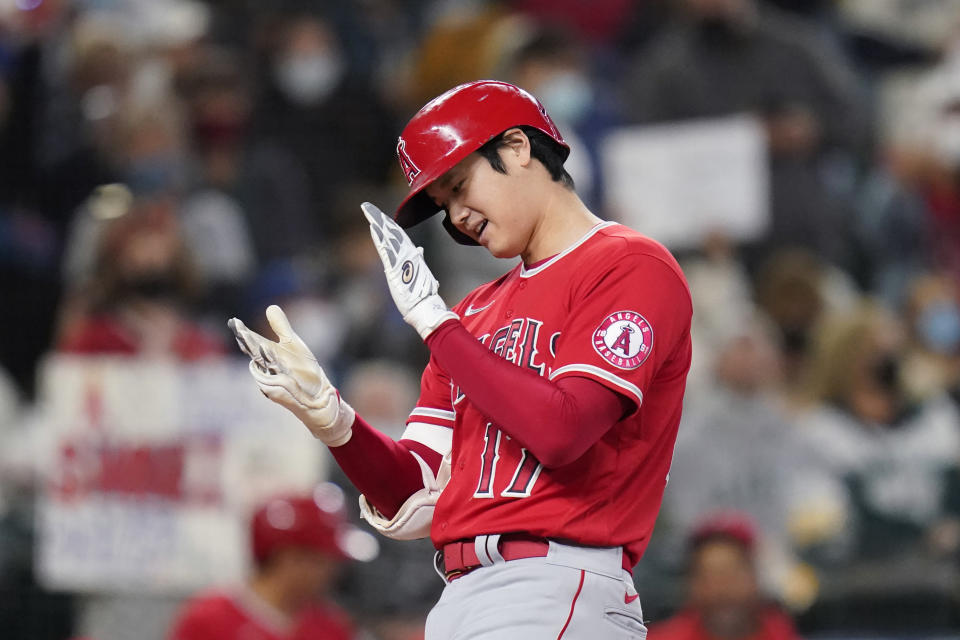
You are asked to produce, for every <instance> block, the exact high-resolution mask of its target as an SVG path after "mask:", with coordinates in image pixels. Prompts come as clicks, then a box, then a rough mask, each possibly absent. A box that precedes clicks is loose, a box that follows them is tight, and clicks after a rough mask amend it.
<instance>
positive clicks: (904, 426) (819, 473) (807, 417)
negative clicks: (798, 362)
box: [790, 304, 960, 601]
mask: <svg viewBox="0 0 960 640" xmlns="http://www.w3.org/2000/svg"><path fill="white" fill-rule="evenodd" d="M904 342H905V331H904V329H903V327H902V326H901V323H900V321H899V319H898V318H897V317H895V316H893V315H891V314H890V312H888V311H886V310H884V309H883V308H881V307H878V306H876V305H871V304H864V305H863V306H862V307H861V308H859V309H857V310H855V311H853V312H849V313H846V314H841V315H838V316H835V317H832V318H830V319H829V320H828V321H827V322H826V323H825V324H824V325H823V327H822V328H821V330H820V331H819V332H818V334H817V335H816V337H815V341H814V344H813V355H812V359H811V367H810V370H809V372H808V373H809V390H810V394H811V399H812V400H813V405H812V406H811V408H810V409H808V410H807V411H806V413H804V414H803V415H801V417H800V418H799V420H798V424H797V436H798V440H799V442H798V447H797V453H796V456H795V460H796V464H797V467H798V468H799V469H801V471H799V472H798V478H797V482H796V486H797V488H798V492H797V495H796V496H795V498H794V504H793V505H792V508H791V511H792V515H791V522H790V525H791V530H792V531H793V532H794V535H795V540H796V541H797V543H798V545H799V546H800V547H801V548H800V551H801V554H802V555H803V556H804V557H806V558H807V559H808V560H810V561H811V562H813V563H814V564H815V565H817V566H818V567H819V569H820V571H821V572H822V573H824V575H825V577H824V578H823V580H822V581H823V583H825V584H828V583H829V581H830V578H834V577H838V575H839V574H837V575H835V574H833V573H831V572H832V571H836V570H840V571H845V572H848V571H852V570H856V569H860V570H861V571H867V572H868V571H870V570H873V571H882V572H883V575H884V582H885V588H886V589H887V590H888V591H889V592H892V593H900V592H902V593H928V594H929V595H930V598H931V601H935V600H934V599H935V598H938V597H939V598H942V597H943V593H942V592H938V591H937V588H936V587H935V586H933V585H930V584H929V583H926V582H924V580H923V577H924V575H925V574H926V572H928V571H933V570H934V569H933V567H936V566H940V565H942V563H943V559H944V557H945V556H948V555H950V554H953V553H956V552H957V550H958V548H960V547H958V544H957V536H956V535H949V532H950V531H954V530H955V529H956V527H957V522H958V520H957V518H958V515H960V510H958V509H957V505H956V499H955V498H954V497H953V490H952V489H951V487H952V486H955V484H954V483H955V482H956V478H957V474H958V470H960V467H958V465H960V415H958V412H957V409H956V407H955V406H954V404H953V403H952V402H951V401H950V400H949V398H947V397H946V396H945V394H942V393H941V394H938V395H935V396H931V397H927V398H921V399H915V398H912V397H911V396H910V395H909V393H908V391H907V388H906V386H905V384H904V376H903V357H904V347H905V345H904ZM801 534H802V535H801ZM801 538H802V539H801ZM848 584H850V585H851V586H849V587H848V588H850V589H854V592H853V593H852V594H850V595H851V597H856V595H857V593H856V591H855V590H856V588H857V586H856V583H848ZM859 588H861V589H869V588H870V587H869V585H866V586H864V585H861V586H860V587H859ZM860 595H861V596H862V595H863V593H862V592H861V593H860Z"/></svg>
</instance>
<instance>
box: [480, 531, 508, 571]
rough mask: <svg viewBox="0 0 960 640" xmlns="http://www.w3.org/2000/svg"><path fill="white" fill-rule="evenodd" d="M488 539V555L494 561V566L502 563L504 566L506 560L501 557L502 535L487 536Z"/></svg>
mask: <svg viewBox="0 0 960 640" xmlns="http://www.w3.org/2000/svg"><path fill="white" fill-rule="evenodd" d="M485 537H486V539H487V543H486V545H487V549H486V551H487V555H488V556H489V557H490V559H491V560H492V561H493V563H494V564H497V563H500V564H503V563H504V562H506V560H504V559H503V556H502V555H500V548H499V547H500V534H499V533H498V534H496V535H492V536H485Z"/></svg>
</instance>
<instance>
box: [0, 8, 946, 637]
mask: <svg viewBox="0 0 960 640" xmlns="http://www.w3.org/2000/svg"><path fill="white" fill-rule="evenodd" d="M478 78H497V79H502V80H507V81H511V82H514V83H517V84H519V85H521V86H523V87H524V88H526V89H528V90H530V91H531V92H532V93H534V94H535V95H536V96H537V97H538V98H540V99H541V101H542V102H543V103H544V105H545V107H546V109H547V111H548V112H549V113H550V114H551V115H552V116H553V117H554V119H555V120H556V121H557V123H558V125H559V127H560V130H561V131H562V133H563V134H564V136H565V137H566V138H567V139H568V140H569V141H570V143H571V146H572V147H573V149H574V152H573V154H572V155H571V157H570V160H569V162H568V168H569V169H570V172H571V174H572V175H573V176H574V178H575V180H576V182H577V185H578V192H579V193H580V194H581V196H582V197H583V198H584V200H585V201H586V202H587V203H588V204H589V205H590V206H591V207H592V208H593V210H594V211H595V212H596V213H598V215H600V216H601V217H605V218H611V217H612V213H611V212H610V211H609V210H608V209H607V208H605V201H604V194H605V191H604V185H605V182H604V180H605V176H604V171H603V168H604V167H603V162H602V158H601V157H600V153H601V148H602V143H603V140H604V138H605V136H607V135H609V134H610V133H611V132H612V131H615V130H617V128H619V127H627V126H633V125H644V124H660V123H669V122H679V121H687V120H692V119H700V118H718V117H722V116H727V115H732V114H742V113H747V114H750V115H752V116H754V117H755V118H757V120H758V121H759V122H760V123H761V125H762V127H763V131H764V132H765V135H766V142H767V154H766V158H767V162H768V168H769V179H770V190H769V211H770V224H769V226H768V229H767V232H766V233H765V234H764V235H763V236H762V237H759V238H756V239H753V240H751V241H749V242H746V241H735V240H733V239H732V238H730V237H729V236H728V235H726V234H725V233H724V230H723V229H711V230H709V233H708V234H706V237H707V238H708V239H707V240H706V241H705V242H704V243H703V245H702V246H700V247H697V248H695V249H692V250H689V249H685V250H684V251H682V252H680V253H679V254H678V257H679V258H680V259H681V263H682V265H683V267H684V270H685V272H686V274H687V277H688V279H689V281H690V285H691V289H692V291H693V299H694V303H695V305H694V307H695V315H694V329H693V331H694V349H695V356H694V365H693V369H692V371H691V376H690V379H689V383H688V391H687V395H686V401H685V410H684V418H683V423H682V425H681V429H680V436H679V440H678V442H677V447H676V451H675V458H674V465H673V469H672V472H671V476H670V482H669V485H668V488H667V491H666V497H665V504H664V508H663V510H662V513H661V517H660V520H659V522H658V524H657V529H656V531H655V533H654V539H653V540H652V542H651V545H650V548H649V551H648V552H647V555H646V557H645V558H644V559H643V560H642V562H641V564H640V565H639V566H638V567H637V569H636V571H635V579H636V583H637V588H638V591H639V593H640V595H641V601H642V603H643V605H644V610H645V614H646V617H647V618H649V619H651V620H652V621H653V622H654V623H656V622H658V621H666V620H667V619H668V618H670V617H671V616H673V615H674V614H676V616H677V618H675V619H674V620H673V621H671V622H670V623H668V624H667V625H664V626H663V627H662V631H658V627H657V625H656V624H652V625H651V628H652V631H651V638H654V639H656V638H657V637H664V638H666V637H671V633H672V634H673V636H672V637H677V638H679V637H684V638H688V637H689V638H693V637H724V638H748V637H757V636H753V635H752V634H753V633H755V632H757V630H758V629H760V628H761V626H763V625H766V624H767V623H766V622H763V621H762V620H761V619H760V617H762V616H766V615H768V614H769V615H775V616H780V617H782V618H783V620H781V618H780V617H777V618H776V620H775V623H770V624H774V626H775V627H776V629H775V630H773V631H769V633H770V634H771V635H768V636H764V637H789V633H788V631H786V629H787V628H788V627H787V626H784V625H788V623H787V622H784V620H788V619H792V620H793V623H792V624H796V625H797V627H798V628H799V629H800V631H801V632H803V633H804V634H807V635H810V636H814V635H817V634H820V635H824V636H827V635H830V634H833V636H831V637H842V636H843V634H844V633H847V634H854V633H863V632H864V631H865V630H867V631H873V632H877V633H879V632H885V633H888V634H897V633H899V634H902V635H907V634H912V637H917V636H918V635H921V634H924V633H926V634H931V635H932V634H935V633H938V632H949V631H951V630H952V631H953V632H957V631H958V630H960V3H958V2H955V1H954V0H912V1H911V0H806V1H802V2H801V1H797V0H594V1H592V2H589V3H588V2H578V1H576V0H549V1H547V0H503V1H500V2H497V1H494V0H405V1H403V2H401V1H399V0H353V1H351V0H323V1H321V0H314V1H312V2H311V1H308V0H278V1H277V2H265V3H261V2H255V1H253V0H232V1H229V2H228V1H226V0H207V1H203V2H201V1H200V0H3V1H0V300H2V303H3V305H2V308H3V313H2V314H0V336H2V337H0V449H2V448H3V438H4V434H5V432H8V431H12V430H15V429H16V428H17V425H18V417H19V416H21V415H23V413H24V412H26V411H28V410H29V408H30V406H31V405H32V404H33V403H34V402H35V401H36V380H37V369H38V363H40V362H41V360H42V358H43V357H44V355H45V354H48V353H51V352H61V353H73V354H88V355H96V354H114V355H116V354H122V355H126V356H131V357H140V358H155V359H167V360H174V361H181V362H195V361H200V360H203V359H211V358H231V357H235V356H239V355H240V354H239V352H238V351H237V350H236V349H235V348H233V345H232V340H231V339H230V338H229V336H228V334H227V332H226V319H227V318H229V317H231V316H238V317H241V318H244V319H245V321H247V322H248V324H250V326H251V327H252V328H254V329H255V330H258V331H260V330H263V329H264V327H262V326H258V324H262V323H264V320H265V319H264V316H263V310H264V309H265V307H266V306H267V305H268V304H271V303H277V304H280V305H281V306H283V307H284V309H285V310H286V312H287V314H288V316H289V317H290V320H291V322H292V324H293V326H295V327H296V328H297V329H298V331H299V332H300V334H301V335H302V336H303V337H304V339H305V340H306V342H307V343H308V344H309V346H310V347H311V348H312V350H313V352H314V353H315V354H316V355H317V356H318V358H319V359H320V360H321V361H322V362H324V363H325V365H326V366H327V367H328V369H329V371H330V372H331V378H332V379H333V380H334V381H335V383H336V384H338V385H339V386H340V388H341V389H343V390H344V394H345V395H346V396H347V397H349V398H350V400H351V402H352V404H353V405H354V406H355V407H356V408H357V410H358V411H359V412H360V413H362V414H363V415H365V416H366V418H367V419H368V421H370V422H371V423H372V424H374V425H375V426H377V427H378V428H381V429H383V430H384V431H386V432H391V430H392V432H393V433H394V434H395V435H396V434H398V433H399V431H398V430H399V428H400V427H401V426H402V424H403V421H404V420H405V418H406V415H407V412H408V411H409V409H410V408H412V405H413V403H414V402H415V399H416V393H417V376H418V372H419V370H420V369H421V368H422V366H423V365H424V364H425V363H426V358H427V352H426V349H425V347H424V346H423V345H422V343H421V342H420V340H419V339H418V337H417V335H416V333H415V332H413V331H410V330H409V329H408V328H407V327H406V326H405V325H404V323H403V322H402V319H401V318H400V317H399V315H398V314H397V312H396V310H395V307H394V305H393V304H392V303H391V302H390V299H389V296H388V292H387V289H386V285H385V282H384V279H383V276H382V268H381V265H380V262H379V260H378V258H377V256H376V253H375V251H374V249H373V245H372V243H371V242H370V241H369V236H368V231H367V225H366V222H365V221H363V218H362V217H361V216H360V210H359V206H358V205H359V203H360V202H362V201H364V200H369V201H372V202H376V203H378V204H380V205H381V206H382V207H383V208H384V209H389V208H390V207H392V206H394V205H395V204H396V203H397V202H399V200H400V198H401V197H402V195H403V193H404V191H405V188H406V185H405V183H404V181H403V179H402V176H401V175H400V172H399V171H398V167H397V166H396V161H395V147H396V139H397V135H398V132H399V131H400V130H401V128H402V126H403V124H404V123H405V122H406V120H407V119H408V118H409V117H410V116H411V115H412V114H413V113H415V112H416V110H417V109H418V108H419V107H420V106H421V105H422V104H423V103H424V102H426V100H428V99H429V98H431V97H433V96H435V95H437V94H439V93H441V92H442V91H445V90H446V89H448V88H450V87H452V86H454V85H456V84H458V83H460V82H463V81H469V80H474V79H478ZM639 231H641V232H643V231H644V230H643V229H639ZM412 235H413V237H414V240H415V241H416V242H418V243H421V244H423V245H424V246H425V247H426V253H427V255H428V256H429V262H430V264H431V268H432V270H433V271H434V273H435V274H437V275H438V278H439V280H440V283H441V288H442V293H443V294H444V296H445V298H446V299H447V300H449V301H451V302H453V301H455V300H457V299H459V296H461V295H463V294H465V293H466V292H467V291H469V290H470V289H471V288H472V287H473V286H475V285H476V284H478V283H479V282H482V281H486V280H488V279H490V278H492V277H495V276H497V275H499V274H500V273H502V272H503V271H505V270H507V269H508V268H509V266H510V265H509V264H507V263H505V262H502V261H497V260H494V259H492V258H490V257H489V256H485V255H484V254H483V253H482V250H481V249H477V250H473V251H471V250H470V249H468V248H464V247H460V246H455V245H453V243H450V242H449V241H448V240H447V239H446V238H445V236H444V235H443V232H442V231H438V228H436V227H431V226H429V225H424V228H417V229H414V230H413V233H412ZM0 458H2V456H0ZM637 473H643V470H642V469H638V470H637ZM332 479H333V480H338V481H341V482H343V481H344V479H343V478H338V477H334V478H332ZM27 484H29V483H27ZM344 488H345V489H346V490H347V491H348V493H349V491H350V489H349V487H344ZM29 495H30V487H29V486H23V484H22V483H21V484H17V485H16V486H11V484H10V480H9V478H8V477H7V476H5V475H4V473H3V472H2V470H0V629H3V630H4V632H2V633H0V635H3V637H5V638H6V637H10V638H27V637H29V638H58V639H62V638H66V637H70V635H71V634H75V635H76V636H78V637H79V636H80V635H81V634H83V633H86V632H87V629H89V628H91V625H92V628H95V627H96V625H95V623H91V622H90V617H91V615H90V614H89V612H86V613H85V610H84V598H82V597H73V596H72V595H71V594H64V593H50V592H48V591H46V590H45V589H44V588H43V585H42V584H37V581H36V579H35V578H36V577H35V575H34V573H33V569H32V566H31V561H30V557H31V546H30V542H29V541H30V529H31V521H30V515H29V514H30V505H29ZM351 495H352V494H351ZM351 504H353V503H352V502H351ZM354 516H355V514H353V513H351V514H350V517H351V518H353V517H354ZM717 522H720V523H726V525H724V526H719V525H717ZM731 522H732V523H733V524H730V523H731ZM711 523H712V524H711ZM705 527H706V528H705ZM718 527H719V533H718V532H717V531H718ZM704 532H707V533H704ZM718 539H719V540H721V541H727V543H729V542H730V541H733V543H734V544H733V545H732V547H731V545H730V544H727V547H731V548H732V549H733V551H731V550H730V549H729V548H727V547H723V545H716V544H713V546H711V544H712V543H715V542H716V540H718ZM425 544H426V543H425ZM428 547H429V544H426V546H424V545H417V544H410V545H403V544H395V543H391V542H390V541H383V542H382V549H381V557H380V558H379V559H378V560H377V561H375V562H374V563H370V564H369V565H363V566H362V567H361V566H360V565H357V568H351V567H348V568H346V569H345V570H344V571H343V575H339V576H338V580H339V583H338V585H339V586H336V587H332V588H331V589H330V590H329V594H330V595H329V597H330V598H333V599H336V600H339V601H340V602H341V604H342V606H343V607H345V609H344V611H345V612H346V613H345V614H344V615H350V616H353V617H354V618H355V624H356V625H357V628H358V629H363V633H366V634H368V635H367V636H365V637H371V638H382V639H383V640H394V639H395V640H409V639H410V638H415V637H417V636H416V633H417V631H416V629H417V628H418V620H422V615H423V613H424V612H425V611H426V610H427V609H428V608H429V606H430V604H431V603H432V601H433V599H434V598H435V597H436V595H437V594H438V593H439V590H440V587H441V586H442V583H441V582H440V580H439V579H438V578H437V577H436V576H435V575H434V574H433V572H432V570H431V569H430V566H429V558H430V555H429V549H428ZM725 563H726V564H725ZM711 571H720V572H721V573H719V574H711V573H710V572H711ZM723 571H727V573H726V574H724V573H723ZM731 572H732V573H731ZM737 572H740V573H737ZM743 572H746V573H745V574H744V573H743ZM718 576H719V577H718ZM738 576H739V577H742V578H743V579H742V580H741V581H740V582H738V581H737V580H739V579H740V578H739V577H738ZM711 581H712V582H711ZM718 581H719V584H720V587H718V586H717V585H718ZM738 584H741V585H745V586H744V588H743V589H740V590H738V589H736V588H733V587H730V588H724V585H738ZM371 585H374V586H371ZM388 587H389V588H388ZM740 596H742V598H741V597H740ZM738 598H739V599H738ZM755 601H756V602H761V601H762V603H763V607H762V608H758V605H756V603H755ZM698 607H699V610H700V611H701V613H700V614H694V613H691V611H697V610H698V609H697V608H698ZM711 611H712V612H713V614H716V615H713V614H711V613H710V612H711ZM718 611H719V612H720V613H719V614H718V613H717V612H718ZM758 612H761V613H758ZM738 614H739V617H738ZM696 615H700V616H701V617H700V618H697V619H699V620H701V624H702V625H704V626H705V627H706V628H705V630H702V634H701V635H697V633H698V632H697V631H696V630H695V629H693V626H695V625H693V626H690V625H688V626H690V629H687V628H686V627H684V624H685V622H684V620H687V621H688V622H689V619H690V616H694V617H696ZM685 616H686V618H685ZM757 616H760V617H757ZM764 620H766V618H764ZM84 625H87V626H86V627H85V626H84ZM670 625H672V626H670ZM710 625H714V626H710ZM776 625H780V626H776ZM763 628H764V629H766V627H765V626H763ZM411 629H412V631H411ZM684 629H687V630H686V631H684ZM8 632H9V633H10V634H12V635H7V633H8ZM90 633H91V637H93V632H90ZM658 633H662V634H663V635H657V634H658ZM684 634H686V635H684ZM703 634H705V635H703ZM128 637H134V636H128ZM137 637H140V636H137ZM338 637H339V636H338ZM357 637H360V636H357ZM99 640H111V638H110V637H108V635H102V634H101V636H100V637H99Z"/></svg>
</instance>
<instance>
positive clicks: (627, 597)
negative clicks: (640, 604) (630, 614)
mask: <svg viewBox="0 0 960 640" xmlns="http://www.w3.org/2000/svg"><path fill="white" fill-rule="evenodd" d="M639 597H640V594H639V593H635V594H633V595H632V596H630V595H627V594H626V593H625V594H623V604H630V603H631V602H633V601H634V600H636V599H637V598H639Z"/></svg>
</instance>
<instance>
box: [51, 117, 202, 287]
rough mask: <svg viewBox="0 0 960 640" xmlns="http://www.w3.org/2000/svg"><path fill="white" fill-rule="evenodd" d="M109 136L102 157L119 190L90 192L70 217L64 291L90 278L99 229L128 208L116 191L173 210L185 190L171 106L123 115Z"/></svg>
mask: <svg viewBox="0 0 960 640" xmlns="http://www.w3.org/2000/svg"><path fill="white" fill-rule="evenodd" d="M109 136H110V141H109V144H107V146H106V147H104V148H103V149H102V151H103V154H104V157H105V158H106V159H108V160H109V162H110V165H111V166H112V167H113V168H114V169H113V172H114V174H115V175H116V176H117V180H118V182H119V183H120V184H121V185H122V187H120V189H116V188H114V187H109V186H108V187H106V188H105V189H104V188H101V187H102V185H101V187H98V188H96V189H93V188H91V193H90V196H89V197H88V198H87V199H86V200H85V201H84V202H83V203H82V206H80V207H78V208H77V209H76V210H75V211H74V212H72V215H73V219H72V221H71V225H70V228H69V234H68V235H67V237H66V240H65V243H64V244H65V246H64V256H63V271H64V279H65V280H66V284H67V286H68V287H76V286H77V285H79V284H80V283H82V282H84V281H85V280H86V279H88V278H89V277H90V276H91V273H92V270H93V267H94V261H95V259H96V257H95V256H96V252H97V251H98V249H99V247H100V244H99V243H100V242H101V235H102V234H103V232H104V229H105V228H106V227H107V226H109V220H110V219H112V217H115V216H117V215H121V214H122V213H123V212H125V211H126V208H125V206H129V203H126V205H123V203H122V200H123V198H124V197H125V196H123V195H121V190H122V192H123V193H128V194H130V195H132V196H134V197H139V198H143V199H155V200H167V201H169V206H170V207H175V206H176V205H177V203H179V201H180V197H181V196H182V194H183V191H184V189H185V187H186V183H187V178H188V176H187V155H186V152H187V147H186V142H187V139H186V131H185V130H184V123H183V119H182V117H181V114H180V113H179V110H178V109H177V104H176V103H175V102H172V101H168V102H166V103H163V104H155V105H150V106H148V107H145V108H143V109H128V110H124V111H123V112H122V114H121V115H118V116H117V117H116V122H115V123H114V124H113V125H111V128H110V134H109ZM105 144H106V143H105ZM109 184H114V183H109ZM114 209H115V210H116V211H114ZM105 221H107V223H108V224H105V223H104V222H105Z"/></svg>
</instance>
